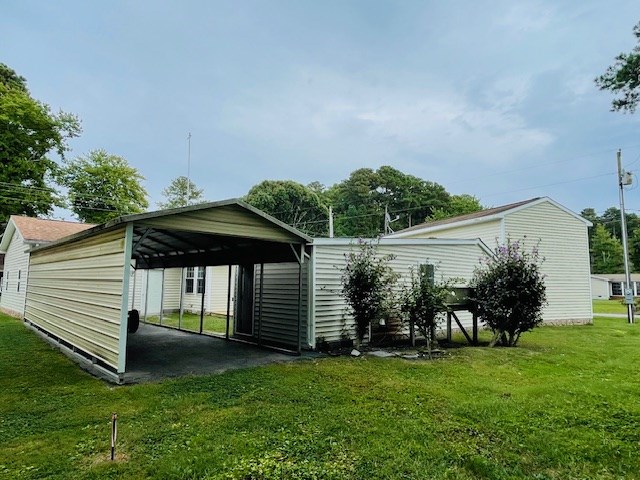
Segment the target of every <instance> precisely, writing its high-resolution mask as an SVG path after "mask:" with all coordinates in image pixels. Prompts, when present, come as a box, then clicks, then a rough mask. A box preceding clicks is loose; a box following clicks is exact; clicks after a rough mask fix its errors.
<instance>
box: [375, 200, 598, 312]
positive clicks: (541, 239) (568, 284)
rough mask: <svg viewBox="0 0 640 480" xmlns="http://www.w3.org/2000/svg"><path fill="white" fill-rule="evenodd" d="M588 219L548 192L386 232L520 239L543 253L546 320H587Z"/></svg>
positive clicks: (412, 235) (494, 241) (405, 235)
mask: <svg viewBox="0 0 640 480" xmlns="http://www.w3.org/2000/svg"><path fill="white" fill-rule="evenodd" d="M590 226H591V222H589V221H588V220H586V219H584V218H582V217H581V216H580V215H578V214H576V213H574V212H572V211H571V210H569V209H568V208H566V207H564V206H562V205H560V204H559V203H557V202H555V201H554V200H552V199H550V198H548V197H541V198H532V199H530V200H525V201H522V202H517V203H512V204H509V205H503V206H500V207H496V208H490V209H487V210H483V211H480V212H476V213H471V214H468V215H461V216H458V217H454V218H448V219H444V220H439V221H434V222H426V223H422V224H420V225H416V226H413V227H410V228H407V229H405V230H401V231H398V232H395V233H393V234H391V235H388V236H387V237H386V238H395V239H408V238H441V239H444V238H458V239H470V238H480V239H481V240H482V241H483V242H484V243H485V244H487V245H489V246H490V247H491V248H492V249H493V248H495V247H496V246H497V245H498V244H504V243H506V241H507V239H511V240H512V241H515V240H520V241H524V244H525V247H526V248H529V249H532V248H534V247H536V248H538V251H539V254H540V257H541V258H543V259H544V261H543V262H542V265H541V271H542V273H543V274H544V275H545V285H546V287H547V301H548V305H547V306H546V307H545V308H544V311H543V316H544V321H545V322H547V323H590V322H591V321H592V319H593V311H592V302H591V282H590V258H589V242H588V237H587V228H588V227H590Z"/></svg>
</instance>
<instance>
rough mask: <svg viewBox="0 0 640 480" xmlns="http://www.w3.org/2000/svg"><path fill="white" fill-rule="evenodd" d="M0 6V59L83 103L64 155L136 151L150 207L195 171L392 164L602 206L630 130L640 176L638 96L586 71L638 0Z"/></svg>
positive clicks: (453, 188) (225, 184)
mask: <svg viewBox="0 0 640 480" xmlns="http://www.w3.org/2000/svg"><path fill="white" fill-rule="evenodd" d="M0 6H1V8H0V10H1V11H2V14H0V62H2V63H5V64H7V65H9V66H10V67H11V68H13V69H14V70H15V71H16V72H17V73H18V74H20V75H22V76H24V77H25V78H26V79H27V85H28V88H29V89H30V91H31V94H32V96H33V97H34V98H36V99H38V100H40V101H43V102H45V103H47V104H49V105H50V106H51V108H52V109H53V110H54V111H57V110H59V109H61V110H63V111H65V112H70V113H74V114H76V115H77V116H78V117H79V118H80V119H81V121H82V127H83V133H82V135H81V136H80V137H79V138H76V139H73V140H71V142H70V146H71V148H72V151H71V152H69V153H68V156H70V157H72V158H73V157H75V156H78V155H85V154H87V153H88V152H89V151H91V150H94V149H98V148H103V149H105V150H107V151H108V152H109V153H112V154H115V155H120V156H122V157H124V158H126V159H127V160H128V162H129V163H130V164H131V165H132V166H134V167H135V168H137V169H138V170H139V171H140V172H141V173H142V175H143V176H144V177H145V178H146V180H145V183H144V186H145V188H146V189H147V191H148V192H149V195H150V203H151V206H150V209H156V208H157V205H156V203H157V202H158V201H162V199H163V197H162V194H161V192H162V190H163V189H164V188H165V187H167V186H168V185H169V183H170V182H171V180H172V179H174V178H176V177H177V176H180V175H185V176H186V175H187V173H189V176H190V177H191V179H192V180H193V181H194V182H195V183H196V185H197V186H198V187H200V188H203V189H204V196H205V198H206V199H207V200H211V201H215V200H222V199H227V198H235V197H241V196H243V195H245V194H246V193H247V192H248V190H249V189H250V188H251V187H252V186H253V185H255V184H257V183H259V182H261V181H263V180H287V179H290V180H295V181H297V182H300V183H303V184H308V183H310V182H313V181H319V182H320V183H322V184H324V185H326V186H330V185H332V184H334V183H337V182H340V181H341V180H343V179H345V178H347V177H348V176H349V174H350V172H352V171H353V170H355V169H358V168H363V167H368V168H373V169H375V168H378V167H380V166H382V165H390V166H392V167H394V168H397V169H399V170H401V171H403V172H405V173H409V174H412V175H415V176H418V177H420V178H423V179H425V180H430V181H434V182H437V183H439V184H441V185H443V186H444V187H445V188H446V189H447V190H448V191H449V192H450V193H452V194H462V193H467V194H472V195H475V196H476V197H478V198H479V199H480V201H481V203H482V204H483V205H485V206H487V207H491V206H498V205H503V204H507V203H511V202H517V201H520V200H525V199H528V198H533V197H539V196H548V197H551V198H552V199H554V200H556V201H557V202H559V203H560V204H562V205H564V206H566V207H568V208H569V209H571V210H573V211H575V212H580V211H581V210H582V209H584V208H587V207H592V208H595V209H596V211H597V212H598V213H602V212H603V211H604V210H605V209H606V208H608V207H611V206H618V186H617V179H616V173H615V172H616V151H617V150H618V149H619V148H620V149H622V158H623V164H624V167H625V168H626V169H628V170H630V171H633V172H636V173H637V174H638V176H640V112H639V113H637V114H636V115H629V114H622V113H618V112H611V111H610V107H611V100H612V99H613V98H614V97H613V95H612V94H611V93H610V92H602V91H599V90H598V89H597V87H596V86H595V84H594V82H593V80H594V78H595V77H596V76H598V75H600V74H602V73H603V72H604V71H605V70H606V68H607V67H608V66H609V65H610V64H611V63H613V61H614V58H615V56H616V55H617V54H619V53H621V52H629V51H630V50H631V49H632V48H633V46H635V44H636V39H635V37H634V36H633V34H632V28H633V26H634V25H635V24H636V23H637V22H638V21H640V9H638V2H637V0H636V1H625V0H618V1H615V2H603V1H588V0H586V1H581V2H576V1H500V0H496V1H490V2H489V1H468V0H457V1H446V2H445V1H426V0H425V1H410V0H403V1H398V0H395V1H378V0H364V1H348V0H337V1H332V0H322V1H304V0H291V1H278V0H270V1H266V0H265V1H252V0H242V1H237V0H234V1H187V0H183V1H169V0H158V1H143V0H136V1H128V2H127V1H118V0H112V1H109V2H86V1H80V0H78V1H64V0H60V1H56V2H47V1H29V0H1V1H0ZM189 133H191V156H190V159H191V161H190V168H188V163H189V162H188V146H189V145H188V140H187V137H188V134H189ZM637 186H638V179H635V180H634V184H633V185H632V186H630V187H627V189H626V191H625V200H626V206H627V208H628V209H629V210H630V211H635V212H638V213H640V198H639V197H640V189H638V188H637ZM56 215H58V216H60V217H68V218H71V214H70V213H69V212H64V211H58V212H56Z"/></svg>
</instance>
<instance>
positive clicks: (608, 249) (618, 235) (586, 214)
mask: <svg viewBox="0 0 640 480" xmlns="http://www.w3.org/2000/svg"><path fill="white" fill-rule="evenodd" d="M580 215H581V216H582V217H583V218H586V219H587V220H589V221H590V222H591V223H593V227H591V228H589V252H590V254H591V273H602V274H605V273H621V272H624V253H623V248H622V218H621V215H620V209H618V208H616V207H610V208H607V209H606V210H605V211H604V212H603V213H602V215H598V214H597V213H596V211H595V210H594V209H593V208H585V209H584V210H582V211H581V212H580ZM625 219H626V223H627V239H628V247H629V259H630V260H631V263H632V268H633V271H635V272H640V216H638V215H637V214H635V213H626V212H625Z"/></svg>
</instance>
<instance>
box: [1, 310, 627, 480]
mask: <svg viewBox="0 0 640 480" xmlns="http://www.w3.org/2000/svg"><path fill="white" fill-rule="evenodd" d="M639 364H640V327H639V326H637V325H628V324H626V322H625V320H624V319H596V321H595V324H594V325H591V326H573V327H543V328H540V329H538V330H537V331H535V332H533V333H530V334H527V335H525V336H523V338H522V339H521V345H520V346H519V347H518V348H515V349H501V348H496V349H488V348H486V347H464V348H459V349H453V350H451V351H450V352H449V354H448V355H447V356H445V357H444V358H441V359H438V360H432V361H428V360H424V361H408V360H402V359H398V358H394V359H379V358H372V357H364V358H351V357H340V358H335V357H330V358H320V359H315V360H306V361H299V362H292V363H287V364H278V365H271V366H267V367H261V368H253V369H247V370H237V371H233V372H229V373H225V374H222V375H217V376H208V377H191V378H182V379H176V380H171V381H165V382H162V383H155V384H143V385H134V386H124V387H115V386H112V385H108V384H105V383H103V382H102V381H100V380H96V379H94V378H92V377H91V376H89V375H88V374H86V373H84V372H83V371H81V370H80V369H79V368H78V367H77V366H75V365H74V364H73V363H72V362H71V361H70V360H68V359H67V358H66V357H64V356H62V355H61V354H60V353H58V352H57V351H55V350H53V349H52V348H50V347H49V346H48V345H47V344H45V343H44V342H43V341H41V340H40V339H39V338H38V337H37V336H36V335H34V334H33V333H32V332H30V331H28V330H27V329H26V328H25V327H24V326H23V325H22V324H21V323H20V322H18V321H16V320H14V319H10V318H8V317H4V316H0V365H1V366H2V368H1V369H0V476H1V475H4V477H6V478H11V479H13V478H73V479H76V478H77V479H83V478H95V479H98V478H100V479H101V478H123V479H135V478H162V479H165V478H166V479H178V478H189V479H191V478H193V479H195V478H211V479H218V478H238V479H240V478H249V479H250V478H255V479H258V478H259V479H282V478H286V479H304V478H308V479H312V478H313V479H334V478H335V479H414V478H415V479H476V478H491V479H512V478H523V479H524V478H534V479H583V478H589V479H620V478H638V477H639V476H640V455H639V454H638V452H639V451H640V369H639V368H638V365H639ZM112 412H117V414H118V418H119V423H118V447H117V459H116V461H115V462H110V461H109V460H108V455H109V435H110V418H111V413H112Z"/></svg>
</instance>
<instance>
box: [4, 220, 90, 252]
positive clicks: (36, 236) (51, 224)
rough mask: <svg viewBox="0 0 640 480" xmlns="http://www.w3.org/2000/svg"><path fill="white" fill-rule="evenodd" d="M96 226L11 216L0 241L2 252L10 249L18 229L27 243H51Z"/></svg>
mask: <svg viewBox="0 0 640 480" xmlns="http://www.w3.org/2000/svg"><path fill="white" fill-rule="evenodd" d="M94 226H95V225H93V224H91V223H80V222H67V221H64V220H48V219H45V218H34V217H24V216H21V215H11V217H10V218H9V222H8V223H7V227H6V229H5V231H4V234H3V235H2V240H1V241H0V252H5V251H6V249H7V248H8V247H9V243H10V242H11V238H12V237H13V233H14V231H15V230H16V229H17V230H18V232H20V235H21V236H22V238H23V239H24V241H25V243H30V244H38V243H49V242H53V241H55V240H59V239H61V238H63V237H67V236H69V235H73V234H75V233H78V232H82V231H83V230H87V229H89V228H91V227H94Z"/></svg>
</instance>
